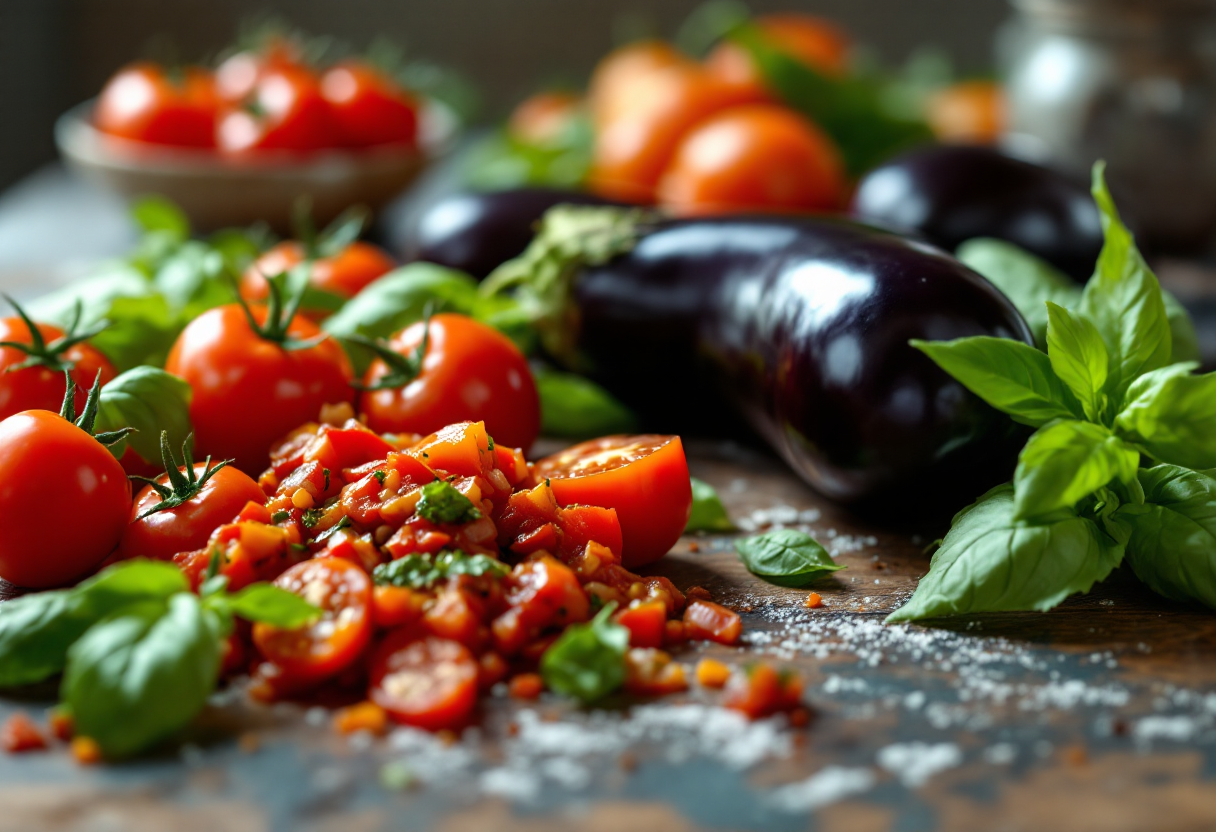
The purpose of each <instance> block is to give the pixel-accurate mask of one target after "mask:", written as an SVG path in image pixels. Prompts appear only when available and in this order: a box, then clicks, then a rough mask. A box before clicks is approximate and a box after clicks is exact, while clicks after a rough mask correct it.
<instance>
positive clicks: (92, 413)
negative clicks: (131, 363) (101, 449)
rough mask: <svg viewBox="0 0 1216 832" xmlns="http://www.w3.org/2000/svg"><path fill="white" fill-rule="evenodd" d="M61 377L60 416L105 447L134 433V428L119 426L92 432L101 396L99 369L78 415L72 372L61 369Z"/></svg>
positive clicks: (74, 381)
mask: <svg viewBox="0 0 1216 832" xmlns="http://www.w3.org/2000/svg"><path fill="white" fill-rule="evenodd" d="M63 378H64V394H63V406H62V407H60V409H59V415H60V416H62V417H63V418H65V419H67V420H68V421H69V422H71V423H72V424H73V425H75V426H76V427H78V428H80V429H81V430H83V431H84V432H85V433H87V434H88V435H89V436H92V437H93V438H94V439H96V440H97V441H98V442H100V443H101V444H103V445H105V446H106V447H107V448H108V447H110V446H111V445H113V444H115V443H116V442H120V441H122V440H123V439H126V438H127V436H128V435H129V434H132V433H135V428H119V429H118V430H112V431H108V432H106V433H94V432H93V429H94V427H95V426H96V424H97V408H98V402H99V400H100V398H101V370H98V371H97V375H96V376H94V377H93V387H92V388H91V389H90V390H89V396H88V398H86V399H85V402H84V412H83V413H81V414H80V416H79V417H77V416H76V380H75V379H73V378H72V373H71V372H70V371H68V370H64V371H63Z"/></svg>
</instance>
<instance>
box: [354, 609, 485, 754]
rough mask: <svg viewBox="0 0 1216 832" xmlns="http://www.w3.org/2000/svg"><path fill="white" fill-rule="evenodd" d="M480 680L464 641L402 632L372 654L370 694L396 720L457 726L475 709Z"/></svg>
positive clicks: (428, 727)
mask: <svg viewBox="0 0 1216 832" xmlns="http://www.w3.org/2000/svg"><path fill="white" fill-rule="evenodd" d="M477 679H478V665H477V659H475V658H474V657H473V654H472V653H470V652H469V650H468V649H467V648H465V647H464V646H463V645H461V644H459V643H457V642H455V641H449V640H447V639H442V638H436V637H434V636H427V637H424V638H421V639H419V638H416V637H415V636H414V635H413V634H412V633H410V632H408V631H406V630H398V631H397V632H395V633H393V634H392V635H390V636H389V637H388V639H386V640H385V642H384V643H383V644H382V645H380V648H379V649H378V650H377V651H376V653H375V656H374V657H373V658H372V672H371V687H370V689H369V698H370V699H371V701H373V702H375V703H376V704H377V705H379V706H380V707H382V708H384V710H385V711H387V712H388V714H389V716H390V717H391V718H392V719H394V720H395V721H397V722H401V723H404V724H406V725H413V726H415V727H418V728H424V729H426V730H428V731H439V730H443V729H453V730H454V729H457V728H460V727H462V726H463V725H464V724H465V723H466V722H467V721H468V719H469V717H470V716H471V715H472V713H473V708H474V707H475V706H476V704H477Z"/></svg>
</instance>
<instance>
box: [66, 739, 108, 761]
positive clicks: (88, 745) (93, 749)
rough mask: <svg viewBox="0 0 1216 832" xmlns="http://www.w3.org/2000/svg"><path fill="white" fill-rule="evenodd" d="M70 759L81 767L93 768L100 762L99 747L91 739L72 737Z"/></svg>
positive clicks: (95, 741)
mask: <svg viewBox="0 0 1216 832" xmlns="http://www.w3.org/2000/svg"><path fill="white" fill-rule="evenodd" d="M70 748H71V749H72V757H73V759H75V760H76V762H77V763H79V764H80V765H82V766H93V765H97V764H98V763H100V762H101V759H102V755H101V746H100V745H98V744H97V740H95V739H93V738H92V737H72V744H71V746H70Z"/></svg>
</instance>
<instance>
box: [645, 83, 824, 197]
mask: <svg viewBox="0 0 1216 832" xmlns="http://www.w3.org/2000/svg"><path fill="white" fill-rule="evenodd" d="M844 195H845V173H844V163H843V161H842V160H841V158H840V152H839V151H838V150H837V149H836V146H835V145H834V144H832V141H831V139H829V138H828V137H827V136H826V135H824V134H823V132H822V131H820V130H819V128H817V127H815V125H813V124H811V123H810V122H809V121H807V120H806V119H804V118H803V117H802V116H800V115H798V114H797V113H795V112H793V111H792V110H789V109H787V108H785V107H782V106H779V105H776V104H749V105H746V106H743V107H734V108H731V109H729V110H724V111H722V112H720V113H718V114H717V115H715V116H712V117H710V118H709V119H707V120H706V121H704V122H703V123H702V124H701V125H700V126H699V127H697V128H696V129H694V130H692V131H691V132H690V133H689V134H688V135H687V136H685V137H684V140H683V141H682V142H681V143H680V146H679V148H678V149H677V150H676V152H675V156H674V158H673V159H672V161H671V164H670V165H669V166H668V168H667V170H666V172H665V173H664V174H663V179H662V181H660V183H659V201H660V203H661V204H662V205H663V206H664V207H666V208H668V209H669V210H671V211H672V212H674V213H676V214H679V215H684V216H690V215H702V214H729V213H744V212H749V211H829V210H832V209H835V208H839V207H840V205H841V204H842V202H843V201H844Z"/></svg>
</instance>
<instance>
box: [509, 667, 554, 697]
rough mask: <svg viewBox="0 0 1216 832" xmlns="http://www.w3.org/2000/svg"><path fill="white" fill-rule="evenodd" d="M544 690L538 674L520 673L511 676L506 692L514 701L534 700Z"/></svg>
mask: <svg viewBox="0 0 1216 832" xmlns="http://www.w3.org/2000/svg"><path fill="white" fill-rule="evenodd" d="M544 689H545V681H544V679H542V678H541V677H540V674H538V673H521V674H519V675H518V676H513V677H512V678H511V681H510V683H509V684H508V685H507V692H508V693H510V694H511V696H512V698H514V699H536V698H537V697H539V696H540V695H541V693H542V692H543V691H544Z"/></svg>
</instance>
